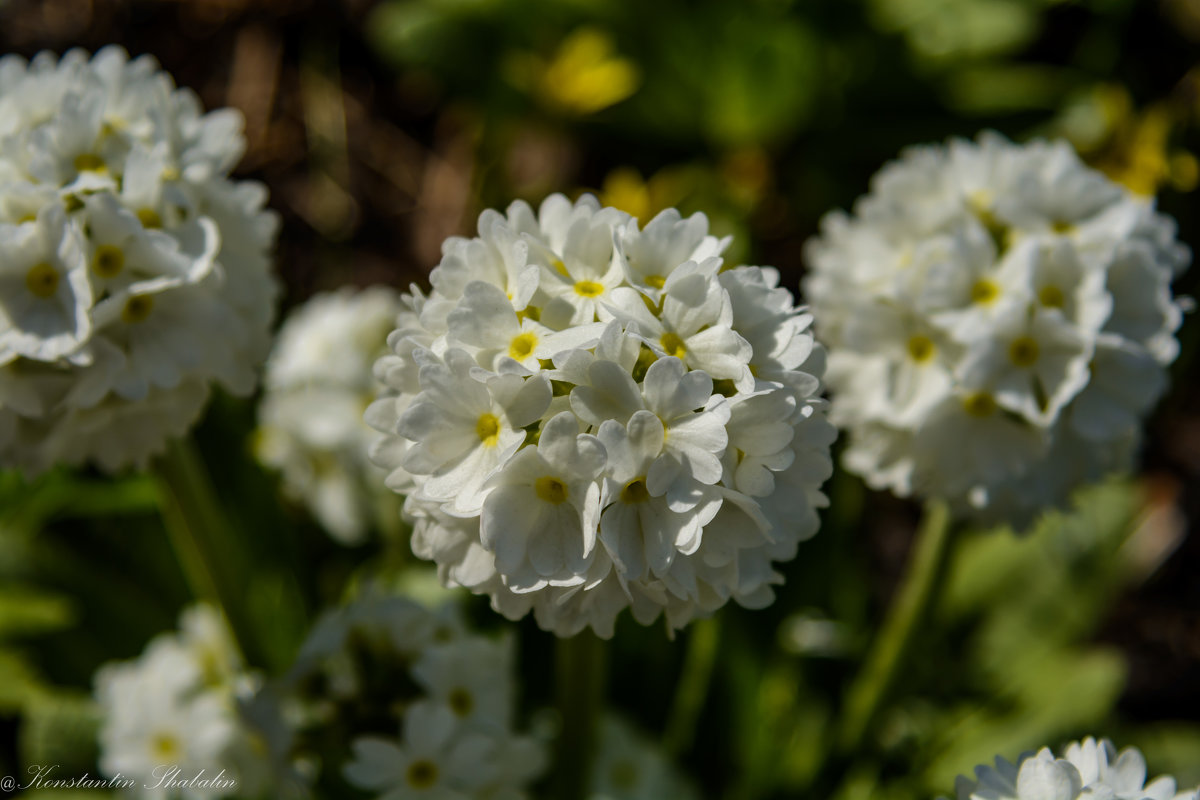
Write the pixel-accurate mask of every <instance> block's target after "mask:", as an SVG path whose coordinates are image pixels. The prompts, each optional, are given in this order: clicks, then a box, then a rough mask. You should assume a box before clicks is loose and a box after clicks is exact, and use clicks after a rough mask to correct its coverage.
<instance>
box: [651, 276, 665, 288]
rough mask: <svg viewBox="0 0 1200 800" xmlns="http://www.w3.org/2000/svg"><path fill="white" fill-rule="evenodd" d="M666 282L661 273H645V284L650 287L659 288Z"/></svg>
mask: <svg viewBox="0 0 1200 800" xmlns="http://www.w3.org/2000/svg"><path fill="white" fill-rule="evenodd" d="M666 283H667V279H666V278H664V277H663V276H662V275H647V276H646V285H647V286H649V287H650V288H652V289H661V288H662V287H663V286H665V285H666Z"/></svg>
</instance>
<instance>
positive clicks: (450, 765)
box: [343, 703, 488, 800]
mask: <svg viewBox="0 0 1200 800" xmlns="http://www.w3.org/2000/svg"><path fill="white" fill-rule="evenodd" d="M457 734H458V730H457V723H456V722H455V719H454V714H453V713H452V712H451V711H450V710H449V709H448V708H445V707H443V706H441V705H435V704H430V703H417V704H415V705H414V706H413V707H412V708H410V709H408V711H407V712H405V714H404V738H403V743H402V744H400V745H396V744H393V743H392V742H390V741H388V740H386V739H379V738H374V737H367V736H364V737H360V738H358V739H355V740H354V742H353V743H352V744H351V747H352V748H353V751H354V760H353V761H351V762H349V763H348V764H346V766H345V768H344V770H343V771H344V772H345V775H346V779H347V780H349V781H350V783H352V784H354V785H355V786H357V787H359V788H360V789H373V790H377V791H380V792H382V794H380V795H379V796H380V797H381V798H387V800H469V798H470V797H471V795H472V792H471V790H472V789H475V788H477V787H476V786H475V785H474V784H475V783H476V780H475V778H476V776H478V773H479V766H480V764H479V762H480V757H481V755H482V754H483V752H484V751H485V750H486V748H487V747H488V742H487V740H486V739H484V738H482V737H479V736H465V737H464V736H459V735H457Z"/></svg>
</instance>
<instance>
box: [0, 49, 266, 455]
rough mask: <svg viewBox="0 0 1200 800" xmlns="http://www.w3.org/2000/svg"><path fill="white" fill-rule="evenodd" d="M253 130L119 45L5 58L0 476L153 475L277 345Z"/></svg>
mask: <svg viewBox="0 0 1200 800" xmlns="http://www.w3.org/2000/svg"><path fill="white" fill-rule="evenodd" d="M240 127H241V117H240V115H239V114H238V113H237V112H235V111H231V110H224V111H217V112H213V113H209V114H204V113H203V112H202V109H201V107H200V103H199V101H198V99H197V98H196V97H195V95H194V94H192V93H191V92H189V91H187V90H180V89H176V88H175V86H174V83H173V82H172V80H171V78H170V76H169V75H167V74H166V73H164V72H162V71H160V70H159V68H158V65H157V63H156V62H155V61H154V60H153V59H151V58H149V57H141V58H137V59H134V60H132V61H131V60H129V58H128V56H127V55H126V53H125V52H124V51H123V50H121V49H119V48H115V47H109V48H105V49H104V50H101V51H100V52H98V53H97V54H96V55H95V56H94V57H92V58H91V59H90V60H89V58H88V57H87V55H86V54H85V53H83V52H82V51H78V50H73V51H71V52H69V53H67V54H66V55H65V56H63V57H62V59H61V60H59V59H58V58H56V57H55V56H54V55H52V54H49V53H42V54H41V55H39V56H38V57H36V58H35V59H33V61H31V62H28V63H26V62H25V61H24V60H22V59H20V58H17V57H15V56H6V57H4V58H2V59H0V466H18V467H21V468H23V469H25V470H27V471H32V472H36V471H40V470H43V469H45V468H47V467H49V466H53V465H54V464H63V463H66V464H78V463H80V462H83V461H95V462H97V463H98V464H99V465H101V466H102V467H104V468H105V469H108V470H110V471H111V470H116V469H120V468H123V467H125V466H127V465H129V464H144V463H145V461H146V460H147V459H148V458H149V457H150V456H151V455H152V454H154V453H155V452H156V451H158V450H159V449H161V447H162V446H163V443H164V440H165V438H166V437H168V436H178V435H181V434H183V433H184V432H186V431H187V429H188V428H189V427H190V426H191V425H192V424H193V423H194V422H195V420H196V418H197V417H198V416H199V414H200V412H201V410H202V409H203V407H204V403H205V400H206V398H207V396H208V391H209V386H210V384H211V383H212V382H214V381H216V382H219V383H220V384H222V385H223V386H224V387H226V388H227V389H228V390H230V391H232V392H235V393H238V394H248V393H249V392H250V391H252V390H253V388H254V385H255V382H256V376H255V369H256V368H257V366H258V365H259V364H260V363H261V361H262V359H263V358H264V357H265V356H266V353H267V350H268V348H269V345H270V324H271V319H272V314H273V307H274V297H275V294H276V287H275V283H274V280H273V278H272V277H271V274H270V270H269V267H270V253H271V249H272V247H273V243H274V239H275V231H276V227H277V220H276V217H275V216H274V215H273V214H271V213H270V212H267V211H264V210H263V203H264V201H265V200H266V190H265V189H264V188H263V187H262V186H261V185H259V184H255V183H248V182H233V181H231V180H229V178H228V177H227V176H228V174H229V171H230V170H231V169H232V167H233V166H234V165H235V164H236V163H237V161H238V159H239V158H240V157H241V153H242V149H243V140H242V137H241V134H240Z"/></svg>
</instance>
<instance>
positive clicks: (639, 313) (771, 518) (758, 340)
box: [367, 195, 834, 637]
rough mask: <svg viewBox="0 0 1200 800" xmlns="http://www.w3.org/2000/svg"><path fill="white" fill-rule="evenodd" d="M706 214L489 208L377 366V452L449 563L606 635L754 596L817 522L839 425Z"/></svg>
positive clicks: (788, 329)
mask: <svg viewBox="0 0 1200 800" xmlns="http://www.w3.org/2000/svg"><path fill="white" fill-rule="evenodd" d="M727 245H728V240H718V239H716V238H715V237H713V236H710V235H709V234H708V220H707V219H706V218H705V217H704V215H703V214H696V215H694V216H692V217H690V218H687V219H682V218H681V217H680V215H679V213H678V212H676V211H674V210H668V211H664V212H663V213H661V214H659V215H658V216H657V217H655V218H654V219H653V220H652V221H651V222H650V223H649V224H647V225H646V226H645V228H644V229H643V228H639V226H638V222H637V220H636V219H633V218H631V217H629V216H628V215H627V214H625V213H623V212H621V211H618V210H616V209H614V208H601V207H600V205H599V203H598V202H597V201H596V200H595V198H593V197H590V196H586V197H584V198H582V199H580V200H579V201H578V202H576V203H574V204H573V203H571V202H570V201H569V200H567V199H566V198H565V197H563V196H561V195H553V196H551V197H549V198H547V199H546V200H545V201H544V202H543V203H542V205H541V207H540V209H539V210H538V212H537V213H536V214H535V213H534V212H533V210H532V209H531V208H530V207H529V206H528V205H526V204H525V203H523V202H516V203H513V204H512V205H511V206H509V208H508V211H507V214H499V213H497V212H495V211H491V210H489V211H485V212H484V213H483V214H481V215H480V217H479V236H478V237H476V238H473V239H465V238H451V239H449V240H448V241H446V243H445V244H444V245H443V248H442V251H443V258H442V261H441V263H440V264H439V265H438V266H437V267H436V268H435V269H434V270H433V272H432V274H431V275H430V280H431V282H432V284H433V291H432V293H431V294H429V295H428V296H425V295H423V294H422V293H421V292H420V291H419V290H418V289H417V288H416V287H413V289H412V294H411V295H408V296H406V297H405V302H406V303H407V305H408V310H407V311H406V312H405V313H404V314H403V315H402V319H401V324H400V328H399V329H398V330H397V331H395V332H394V333H393V334H392V335H391V337H390V338H389V340H388V341H389V344H390V345H391V347H392V350H393V351H394V354H393V355H390V356H388V357H386V358H384V359H381V360H380V362H379V363H378V364H377V366H376V374H377V375H378V376H379V378H380V379H381V380H382V381H383V382H384V383H385V384H387V386H388V387H389V392H388V394H387V395H385V396H384V397H383V398H381V399H380V400H379V401H377V402H376V403H374V404H372V406H371V407H370V409H368V413H367V421H368V422H370V423H371V425H372V426H374V427H375V428H377V429H379V430H381V431H384V432H386V433H388V434H389V436H388V437H387V439H386V440H385V441H384V442H383V443H382V444H381V445H380V446H379V447H377V448H376V449H375V451H374V453H373V457H374V458H375V460H376V462H377V463H378V464H380V465H381V466H384V467H386V468H388V469H389V470H390V471H391V472H390V475H389V477H388V480H387V482H388V485H389V486H390V487H391V488H392V489H394V490H396V491H398V492H401V493H405V494H407V499H406V503H405V511H406V515H407V517H408V519H410V520H411V522H412V524H413V526H414V532H413V550H414V552H416V554H417V555H419V556H421V557H422V558H427V559H432V560H433V561H435V562H437V564H438V566H439V568H440V572H441V576H442V579H443V581H444V582H446V583H447V584H450V585H461V586H465V587H467V588H469V589H471V590H472V591H474V592H477V593H486V594H489V595H491V597H492V604H493V606H494V607H495V608H496V609H497V610H498V611H500V612H501V613H503V614H504V615H505V616H507V617H509V618H510V619H516V618H519V617H521V616H523V615H525V614H526V613H528V612H529V611H530V609H533V611H534V613H535V614H536V617H537V620H538V623H539V624H540V625H541V626H542V627H543V628H545V629H548V630H552V631H554V632H555V633H557V634H559V635H571V634H573V633H576V632H578V631H579V630H581V629H582V628H584V627H585V626H588V625H590V626H591V627H592V628H593V629H594V630H595V631H596V632H597V633H598V634H600V635H601V636H606V637H607V636H611V635H612V631H613V624H614V620H615V618H616V616H617V615H618V614H619V613H620V612H621V611H622V610H623V609H624V608H626V607H629V606H632V609H633V614H634V616H635V617H636V618H637V619H638V620H639V621H640V622H642V623H643V624H645V623H649V622H650V621H651V620H653V619H655V618H656V617H657V616H658V615H659V614H660V613H662V612H664V611H665V615H666V619H667V621H668V623H669V624H670V625H671V626H672V627H674V628H679V627H682V626H684V625H685V624H686V623H687V622H688V621H689V620H690V619H692V618H693V617H694V616H696V615H698V614H705V613H709V612H712V611H713V610H715V609H717V608H719V607H720V606H722V605H724V604H725V603H726V602H727V601H728V600H729V599H731V598H732V599H735V600H737V601H738V602H740V603H741V604H742V605H745V606H750V607H761V606H764V605H767V604H768V603H770V602H771V600H772V599H773V592H772V590H771V585H772V584H775V583H778V582H780V581H781V580H782V578H781V577H780V576H779V575H778V574H777V573H776V572H775V571H774V570H773V568H772V561H778V560H786V559H790V558H792V557H794V555H795V553H796V547H797V543H798V542H799V541H800V540H802V539H805V538H807V537H809V536H811V535H812V534H813V533H814V532H815V531H816V529H817V526H818V519H817V513H816V510H815V509H816V508H817V507H818V506H821V505H823V504H824V502H825V498H824V496H823V495H822V494H821V492H820V488H819V487H820V485H821V483H822V482H823V481H824V480H825V479H826V478H827V477H828V476H829V474H830V472H831V463H830V459H829V445H830V443H831V442H832V440H833V438H834V430H833V428H832V427H831V426H830V425H829V423H828V422H827V421H826V419H825V415H824V405H823V401H822V400H819V399H817V397H816V395H817V393H818V391H819V388H820V383H819V376H820V373H821V371H822V369H823V359H822V355H821V351H820V350H819V349H817V348H815V346H814V342H813V337H812V335H811V333H809V331H808V326H809V323H810V319H811V318H810V317H809V316H807V315H805V314H802V313H800V312H799V311H798V310H797V309H796V308H794V306H793V301H792V297H791V295H790V294H789V293H788V291H787V290H785V289H781V288H779V287H778V280H779V275H778V273H777V272H776V271H775V270H773V269H770V268H760V267H737V268H735V269H730V268H727V267H726V266H725V265H724V264H723V262H722V259H721V257H720V254H721V252H722V251H723V250H724V248H725V247H726V246H727Z"/></svg>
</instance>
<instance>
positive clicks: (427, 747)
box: [281, 594, 545, 800]
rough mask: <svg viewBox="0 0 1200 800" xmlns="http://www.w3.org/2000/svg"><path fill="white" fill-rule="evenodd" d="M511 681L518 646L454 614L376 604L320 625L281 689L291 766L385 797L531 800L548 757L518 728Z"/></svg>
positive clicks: (380, 599)
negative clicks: (315, 768) (333, 748)
mask: <svg viewBox="0 0 1200 800" xmlns="http://www.w3.org/2000/svg"><path fill="white" fill-rule="evenodd" d="M513 673H514V669H513V658H512V643H511V641H509V640H507V639H503V640H499V641H497V640H492V639H488V638H485V637H483V636H479V635H473V634H470V633H468V632H467V631H466V630H465V628H464V627H463V624H462V622H461V621H460V620H459V619H458V618H457V616H456V615H455V614H454V610H453V609H452V608H449V607H447V608H444V609H442V610H440V611H437V612H433V611H429V610H427V609H425V608H422V607H421V606H418V605H417V604H415V603H413V602H411V601H408V600H405V599H401V598H397V597H387V596H381V595H378V594H370V595H367V596H365V597H363V598H361V599H359V600H356V601H355V602H353V603H351V604H350V605H348V606H345V607H343V608H340V609H337V610H335V611H332V612H329V613H327V614H326V615H324V616H323V617H322V618H321V619H320V620H318V622H317V625H316V626H315V627H314V629H313V632H312V633H311V634H310V636H309V638H308V640H307V641H306V642H305V644H304V646H303V647H302V649H301V653H300V656H299V657H298V659H297V662H296V665H295V667H294V668H293V670H292V672H291V674H290V675H289V676H288V679H287V681H286V683H285V684H284V686H283V687H281V688H282V693H283V695H284V696H285V697H286V698H287V702H288V704H289V705H291V706H292V708H293V709H294V713H293V714H292V722H291V723H290V726H291V729H292V732H293V735H292V737H291V738H292V741H293V743H294V752H293V753H292V758H293V759H296V760H297V761H303V760H304V759H306V758H308V757H311V756H316V757H317V758H319V759H324V760H326V762H325V764H324V766H323V767H322V769H323V770H325V771H327V772H331V773H332V774H334V775H337V774H339V773H340V774H341V775H342V776H343V777H344V778H345V780H346V781H348V782H349V783H350V784H352V785H353V786H356V787H358V788H360V789H365V790H368V791H373V792H378V796H379V797H387V798H413V800H416V798H426V799H429V798H433V799H436V800H464V799H465V800H476V798H478V799H479V800H523V798H525V797H526V796H527V795H526V793H525V790H526V786H527V785H528V784H529V783H530V782H531V781H532V780H533V779H534V778H536V777H537V775H538V774H539V773H540V772H541V771H542V769H543V768H544V762H545V754H544V752H543V747H542V745H541V744H540V743H539V742H537V741H535V740H533V739H530V738H528V737H524V736H519V735H517V734H516V732H515V731H514V729H513V719H512V718H513V706H514V704H515V687H514V675H513ZM331 738H332V739H334V740H336V741H338V742H339V745H343V744H346V743H348V744H349V746H350V751H351V753H350V756H349V758H348V760H346V761H345V762H344V763H341V764H339V763H334V762H330V761H328V760H327V759H328V755H329V754H328V752H327V750H326V749H322V747H323V745H322V744H321V743H323V742H328V741H330V739H331ZM309 743H315V744H314V745H313V746H314V747H315V748H316V750H315V752H311V753H310V752H308V751H307V750H306V747H307V746H308V744H309ZM328 780H329V776H328V775H327V776H326V779H325V783H323V784H322V785H328Z"/></svg>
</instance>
